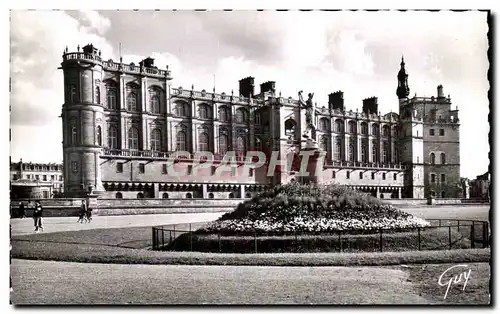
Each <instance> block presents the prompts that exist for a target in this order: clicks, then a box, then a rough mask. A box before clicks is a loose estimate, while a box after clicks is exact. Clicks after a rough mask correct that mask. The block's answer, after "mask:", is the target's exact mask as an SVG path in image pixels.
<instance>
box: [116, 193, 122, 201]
mask: <svg viewBox="0 0 500 314" xmlns="http://www.w3.org/2000/svg"><path fill="white" fill-rule="evenodd" d="M115 197H116V198H118V199H121V198H123V195H122V193H120V192H118V193H116V194H115Z"/></svg>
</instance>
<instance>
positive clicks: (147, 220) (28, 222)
mask: <svg viewBox="0 0 500 314" xmlns="http://www.w3.org/2000/svg"><path fill="white" fill-rule="evenodd" d="M223 214H224V213H204V214H163V215H129V216H94V217H93V218H92V222H91V223H88V224H80V223H77V222H76V221H77V220H78V217H47V218H44V219H43V226H44V232H59V231H76V230H88V229H101V228H126V227H147V226H159V225H167V224H178V223H190V222H205V221H212V220H215V219H217V218H219V217H220V216H221V215H223ZM10 222H11V225H12V235H13V236H15V235H23V234H32V233H33V230H34V225H33V219H32V218H24V219H19V218H16V219H11V220H10Z"/></svg>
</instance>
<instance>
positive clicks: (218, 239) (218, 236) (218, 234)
mask: <svg viewBox="0 0 500 314" xmlns="http://www.w3.org/2000/svg"><path fill="white" fill-rule="evenodd" d="M217 241H218V242H219V253H220V252H221V245H220V233H217Z"/></svg>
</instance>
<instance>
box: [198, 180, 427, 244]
mask: <svg viewBox="0 0 500 314" xmlns="http://www.w3.org/2000/svg"><path fill="white" fill-rule="evenodd" d="M429 225H430V223H429V222H427V221H425V220H424V219H421V218H418V217H414V216H412V215H410V214H408V213H406V212H403V211H401V210H399V209H397V208H395V207H394V206H392V205H389V204H385V203H383V202H381V201H380V200H379V199H377V198H374V197H372V196H369V195H366V194H363V193H359V192H356V191H353V190H350V189H347V188H345V187H342V186H336V185H328V186H324V185H302V184H298V183H292V184H287V185H283V186H277V187H275V188H273V189H272V190H270V191H266V192H264V193H261V194H259V195H257V196H255V197H254V198H252V199H251V200H248V201H246V202H244V203H242V204H240V205H239V206H238V207H237V208H236V210H235V211H234V212H231V213H227V214H225V215H223V216H222V217H220V218H219V219H218V220H216V221H214V222H212V223H210V224H209V225H208V226H206V227H205V228H203V229H200V230H198V231H196V232H197V233H199V234H203V233H222V234H231V233H237V234H245V233H254V232H257V233H262V232H265V233H278V234H279V233H286V232H300V233H328V232H348V231H349V232H353V233H373V232H376V231H378V230H380V229H384V230H401V229H408V228H417V227H427V226H429Z"/></svg>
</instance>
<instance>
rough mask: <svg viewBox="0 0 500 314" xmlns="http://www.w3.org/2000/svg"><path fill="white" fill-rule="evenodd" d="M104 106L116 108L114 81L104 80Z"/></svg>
mask: <svg viewBox="0 0 500 314" xmlns="http://www.w3.org/2000/svg"><path fill="white" fill-rule="evenodd" d="M106 107H108V109H117V102H116V83H115V82H114V81H107V82H106Z"/></svg>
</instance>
